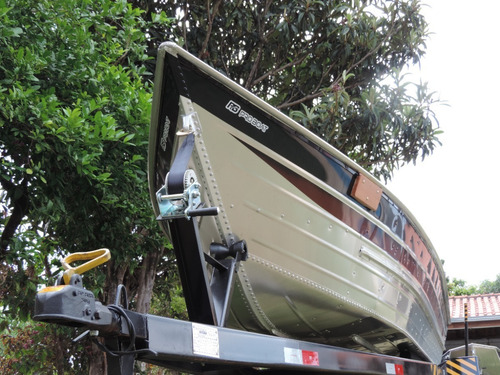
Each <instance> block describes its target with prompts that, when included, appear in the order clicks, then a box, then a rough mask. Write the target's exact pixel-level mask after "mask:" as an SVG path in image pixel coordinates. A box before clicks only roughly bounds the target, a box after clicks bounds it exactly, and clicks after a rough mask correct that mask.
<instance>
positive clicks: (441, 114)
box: [388, 0, 500, 285]
mask: <svg viewBox="0 0 500 375" xmlns="http://www.w3.org/2000/svg"><path fill="white" fill-rule="evenodd" d="M427 1H428V3H431V4H432V5H430V6H429V7H428V8H427V9H425V11H424V14H425V15H426V18H427V21H428V22H429V24H430V31H431V32H433V33H434V34H433V35H431V39H430V41H429V42H428V43H427V55H426V57H425V58H424V60H423V61H422V64H421V67H422V69H421V72H420V73H419V74H420V75H421V76H422V80H423V81H428V82H429V86H430V88H431V89H432V91H436V92H437V93H438V96H439V97H440V98H441V99H442V100H445V101H446V102H447V103H448V104H449V107H447V106H439V107H437V108H436V113H437V117H438V119H439V122H440V127H441V128H442V129H443V130H444V132H445V133H444V134H442V135H441V137H440V140H441V141H442V143H443V146H442V147H439V148H438V149H437V150H435V151H434V153H433V155H431V156H430V157H429V158H427V159H426V160H424V161H423V162H421V161H420V162H418V163H417V166H416V167H414V166H413V165H409V166H405V167H403V168H401V169H400V170H399V171H397V172H396V174H395V176H394V178H393V180H392V182H390V183H389V184H388V187H389V189H390V190H391V191H392V192H393V193H394V194H395V195H396V196H397V197H398V198H399V199H400V200H401V201H402V202H403V203H404V204H405V205H406V206H407V207H408V208H409V209H410V210H411V211H412V213H413V214H414V216H415V217H416V218H417V220H418V221H419V222H420V224H421V225H422V227H423V228H424V230H425V232H426V233H427V235H428V236H429V237H430V239H431V241H432V243H433V244H434V247H435V248H436V251H437V252H438V255H439V256H440V258H441V259H444V260H445V264H444V269H445V272H446V274H447V275H448V276H449V277H450V280H451V279H453V278H457V279H463V280H466V281H467V282H468V284H469V285H478V284H479V283H480V282H481V281H483V280H495V279H496V276H497V274H500V241H499V240H500V225H499V224H500V220H499V216H498V215H500V168H499V167H498V160H499V157H498V150H499V148H500V120H499V115H498V113H499V112H500V94H499V90H500V71H498V68H499V66H500V59H499V58H500V52H499V51H498V49H499V46H500V41H499V39H500V25H499V21H498V16H499V15H500V1H496V0H476V1H474V2H470V1H465V0H433V1H431V0H427ZM414 79H418V77H417V76H414Z"/></svg>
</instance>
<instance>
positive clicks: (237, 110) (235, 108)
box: [226, 100, 269, 133]
mask: <svg viewBox="0 0 500 375" xmlns="http://www.w3.org/2000/svg"><path fill="white" fill-rule="evenodd" d="M226 109H227V110H228V111H229V112H231V113H232V114H235V115H237V116H238V117H242V118H243V119H244V120H245V121H246V122H247V123H249V124H250V125H252V126H254V127H255V128H257V129H259V130H260V131H262V133H265V132H266V131H267V129H269V126H267V125H266V124H264V123H263V122H262V121H260V120H259V119H257V118H255V117H253V116H252V115H250V114H249V113H247V112H246V111H244V110H243V109H241V105H239V104H238V103H236V102H234V101H232V100H230V101H229V102H228V103H227V104H226Z"/></svg>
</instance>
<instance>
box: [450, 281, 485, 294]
mask: <svg viewBox="0 0 500 375" xmlns="http://www.w3.org/2000/svg"><path fill="white" fill-rule="evenodd" d="M478 293H480V292H479V290H478V287H477V286H475V285H468V284H467V282H466V281H465V280H462V279H456V278H453V280H452V281H451V282H448V295H450V296H471V295H474V294H478Z"/></svg>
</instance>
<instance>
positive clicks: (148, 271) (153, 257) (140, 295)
mask: <svg viewBox="0 0 500 375" xmlns="http://www.w3.org/2000/svg"><path fill="white" fill-rule="evenodd" d="M162 255H163V248H161V249H158V251H151V252H148V253H147V254H146V255H145V256H144V260H143V262H142V265H141V269H140V271H139V275H138V278H137V283H138V287H137V294H136V311H137V312H139V313H142V314H147V313H148V312H149V308H150V306H151V298H152V296H153V286H154V282H155V277H156V268H157V266H158V261H159V260H160V258H161V257H162Z"/></svg>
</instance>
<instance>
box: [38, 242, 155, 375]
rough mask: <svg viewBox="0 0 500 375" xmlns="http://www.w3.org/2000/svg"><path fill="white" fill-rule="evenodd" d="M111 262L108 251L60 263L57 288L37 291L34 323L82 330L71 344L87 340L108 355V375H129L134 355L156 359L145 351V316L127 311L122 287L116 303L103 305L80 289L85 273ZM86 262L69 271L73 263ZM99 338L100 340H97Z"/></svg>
mask: <svg viewBox="0 0 500 375" xmlns="http://www.w3.org/2000/svg"><path fill="white" fill-rule="evenodd" d="M109 259H110V252H109V250H108V249H99V250H94V251H89V252H82V253H73V254H71V255H69V256H67V257H66V258H64V260H63V261H62V262H61V263H62V265H63V268H64V269H65V271H64V272H63V273H62V274H61V275H60V276H59V277H58V279H57V282H56V285H54V286H48V287H45V288H43V289H42V290H40V291H39V292H38V293H37V295H36V299H35V314H34V319H35V320H38V321H42V322H46V323H53V324H59V325H65V326H70V327H82V328H85V329H86V331H85V332H83V333H82V334H80V335H79V336H78V337H77V338H75V339H74V340H73V342H74V343H75V342H78V341H80V340H82V339H83V338H86V337H88V338H90V339H91V340H92V341H93V342H94V343H95V344H96V345H97V346H98V347H99V349H101V350H102V351H104V352H106V353H107V354H108V355H107V356H106V359H107V361H108V368H110V369H115V370H110V371H111V372H108V374H119V375H132V374H133V364H134V360H135V357H136V355H137V354H147V355H149V356H153V357H154V356H155V352H154V351H152V350H149V349H148V347H147V336H148V333H147V322H146V316H145V315H143V314H138V313H135V312H132V311H130V310H128V299H127V294H126V290H125V287H124V286H123V285H119V286H118V289H117V293H116V298H115V303H114V304H111V305H107V306H105V305H103V304H102V303H101V302H99V301H97V300H96V298H95V296H94V293H93V292H92V291H90V290H87V289H85V288H84V287H83V283H82V276H81V274H83V273H84V272H86V271H89V270H90V269H92V268H94V267H97V266H99V265H101V264H103V263H104V262H106V261H108V260H109ZM80 260H86V261H87V262H86V263H84V264H82V265H80V266H78V267H72V266H71V265H70V264H71V263H73V262H75V261H80ZM98 336H100V337H102V338H103V339H102V340H98Z"/></svg>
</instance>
